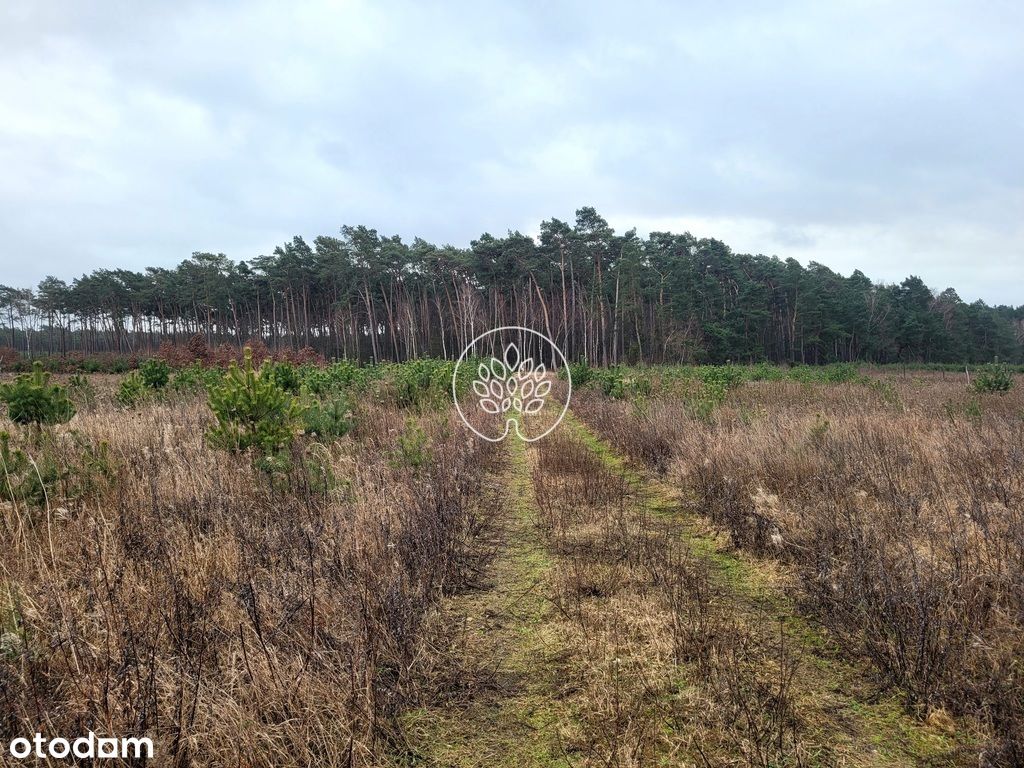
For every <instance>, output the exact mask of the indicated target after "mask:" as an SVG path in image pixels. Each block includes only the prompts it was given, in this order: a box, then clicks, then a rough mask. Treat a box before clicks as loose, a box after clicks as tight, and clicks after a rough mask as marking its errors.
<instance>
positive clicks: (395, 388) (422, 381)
mask: <svg viewBox="0 0 1024 768" xmlns="http://www.w3.org/2000/svg"><path fill="white" fill-rule="evenodd" d="M463 367H465V365H463ZM454 370H455V363H454V362H452V361H450V360H434V359H430V358H422V359H419V360H409V361H407V362H404V363H399V364H396V365H390V366H388V367H387V374H386V376H387V380H388V384H389V386H390V388H391V391H392V392H393V395H394V399H395V403H396V404H397V405H398V407H400V408H423V407H425V406H438V405H441V404H443V403H450V402H451V386H452V374H453V373H454Z"/></svg>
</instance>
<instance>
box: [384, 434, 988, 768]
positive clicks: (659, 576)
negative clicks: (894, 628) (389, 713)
mask: <svg viewBox="0 0 1024 768" xmlns="http://www.w3.org/2000/svg"><path fill="white" fill-rule="evenodd" d="M504 448H505V451H506V455H505V458H504V463H503V466H502V468H501V469H500V471H498V472H496V473H495V475H494V477H493V481H494V482H493V487H492V488H491V490H490V494H489V498H488V499H487V502H486V510H485V512H486V513H487V514H488V515H489V519H490V520H491V526H490V527H489V528H488V529H487V534H486V536H485V537H484V539H485V541H484V542H482V543H483V544H484V545H485V546H490V547H492V548H493V551H494V556H493V558H492V559H491V561H490V564H489V567H488V568H487V569H486V571H485V573H484V574H483V577H482V578H481V580H480V583H479V584H478V585H476V588H474V589H472V590H468V591H466V592H464V593H463V594H459V595H456V596H454V597H452V598H450V599H448V600H446V601H445V603H444V604H443V605H442V607H441V610H440V611H439V613H438V615H437V616H436V621H435V622H434V632H433V633H432V634H433V635H434V636H435V637H436V639H435V641H434V642H435V648H434V649H433V651H434V653H433V655H434V656H436V657H437V658H438V659H441V660H442V663H441V664H440V665H439V666H437V668H435V669H434V670H433V672H432V674H431V677H430V681H429V685H428V687H427V688H426V689H425V690H424V696H423V701H424V702H425V706H423V707H422V708H420V709H417V710H414V711H412V712H409V713H407V715H406V716H404V718H403V720H402V730H403V732H404V735H405V740H406V748H405V749H404V750H403V756H402V758H401V759H400V760H397V761H396V764H401V765H408V766H438V767H439V768H440V767H442V766H443V767H445V768H448V767H453V768H454V767H456V766H498V767H499V768H500V767H502V766H509V767H512V766H515V767H516V768H533V767H534V766H570V765H572V766H591V765H605V766H623V767H626V766H637V767H638V768H639V767H640V766H659V765H664V766H676V765H680V766H689V765H692V766H705V767H707V766H718V765H757V766H775V765H778V766H782V765H808V766H908V767H909V766H921V765H925V766H935V767H937V766H958V765H964V764H965V762H966V760H965V757H964V756H965V755H967V754H969V750H964V751H958V747H959V746H960V745H962V743H964V742H967V741H969V740H968V739H967V738H966V737H965V736H964V735H963V734H956V735H951V733H950V732H949V731H948V730H947V729H944V728H943V727H932V726H929V725H927V724H922V723H920V722H918V721H916V720H914V719H913V718H911V717H908V716H907V715H906V714H905V713H904V712H903V710H902V708H901V707H900V703H899V701H898V699H897V698H896V696H895V694H889V695H883V694H881V693H880V692H879V691H878V689H877V687H875V686H873V685H872V684H871V682H870V680H869V679H868V678H867V676H866V675H865V674H864V672H863V670H862V669H860V668H858V667H855V666H854V665H851V664H850V663H848V662H846V661H844V660H843V659H842V657H841V656H840V655H839V654H838V652H837V651H836V650H835V649H834V648H832V647H831V646H830V644H829V643H828V642H827V641H826V640H825V639H824V638H823V637H822V636H821V635H820V634H819V633H818V632H817V631H816V630H814V629H813V628H812V627H811V626H810V625H809V624H808V623H807V622H806V621H804V620H803V619H801V618H800V617H799V616H798V615H797V614H796V612H795V611H794V610H793V607H792V605H791V603H790V601H789V600H788V599H787V597H786V596H785V592H784V589H783V574H782V573H781V571H780V570H779V569H774V570H773V566H772V564H770V563H761V562H757V561H754V560H753V559H748V558H744V557H743V556H741V555H736V554H733V553H731V552H729V551H727V549H726V547H725V546H724V542H723V540H722V539H721V538H720V537H718V536H716V535H715V534H714V532H713V531H711V530H710V529H708V528H707V526H706V525H705V524H704V523H703V522H702V521H701V520H700V519H699V518H697V517H695V516H693V515H691V514H689V513H688V512H687V511H686V510H685V505H684V504H683V503H682V500H681V499H680V498H679V497H678V495H677V494H675V493H674V491H673V489H672V488H670V487H668V486H667V485H666V484H664V483H662V482H660V481H658V480H657V479H656V478H653V477H651V476H649V475H646V474H645V473H643V472H640V471H637V470H635V469H633V468H631V467H629V466H627V465H626V463H625V462H624V461H623V459H622V458H621V457H620V456H618V455H617V454H615V452H614V451H612V450H611V448H610V447H609V446H608V445H607V444H606V443H604V442H602V441H601V440H599V439H597V438H596V437H595V436H594V435H593V433H591V432H590V431H589V430H588V429H587V428H586V426H584V425H583V424H582V423H581V422H580V421H579V420H578V419H576V418H574V417H571V416H570V418H569V419H567V420H566V422H565V423H564V424H563V425H562V427H561V429H560V430H558V432H557V433H553V434H552V435H551V436H550V437H548V438H545V440H544V441H541V443H538V444H536V445H535V446H531V447H529V448H527V447H526V446H524V445H523V444H522V443H521V442H519V441H516V440H509V441H506V443H505V446H504ZM943 725H944V724H943ZM958 742H959V744H958ZM958 754H959V757H958Z"/></svg>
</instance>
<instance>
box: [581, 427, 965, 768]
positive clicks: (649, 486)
mask: <svg viewBox="0 0 1024 768" xmlns="http://www.w3.org/2000/svg"><path fill="white" fill-rule="evenodd" d="M568 428H569V429H570V430H571V431H572V432H573V433H574V434H575V436H576V437H577V438H578V439H579V440H581V441H582V442H583V443H585V444H586V445H587V446H588V448H589V449H590V450H591V451H593V452H594V454H595V455H597V456H600V457H601V459H602V461H603V462H604V463H605V464H606V465H607V466H609V467H610V468H612V469H613V470H614V471H615V472H617V473H619V474H621V475H622V476H623V477H624V478H625V479H626V480H627V481H628V482H629V483H630V484H631V485H632V486H633V487H634V488H635V489H636V492H637V498H636V503H637V504H638V505H639V506H640V507H642V508H644V509H646V510H647V511H649V512H650V513H651V514H652V515H655V516H658V517H663V518H668V519H671V520H672V521H674V523H675V524H677V525H678V526H679V531H680V535H681V536H682V537H683V538H684V539H685V541H686V545H687V547H688V548H689V549H690V550H691V551H692V552H694V553H695V554H697V555H698V556H700V557H702V558H704V559H705V560H706V561H707V562H708V563H709V564H710V566H711V571H712V578H713V579H714V580H715V581H717V582H718V583H719V584H720V585H721V586H722V587H723V588H724V590H725V593H724V594H725V597H726V599H727V600H728V601H729V604H730V608H729V613H730V614H731V615H732V616H733V617H734V618H735V619H736V620H737V621H738V622H740V623H741V624H743V625H745V626H747V627H748V628H751V629H753V630H754V633H755V634H759V635H761V636H762V637H765V636H768V635H772V634H774V635H775V636H777V637H778V636H780V635H781V636H782V637H783V638H784V642H785V644H786V645H788V648H789V649H790V653H792V654H793V655H794V657H795V658H796V659H798V667H797V673H796V674H795V675H794V677H793V683H792V690H791V697H792V699H793V702H794V710H795V712H796V715H797V717H798V719H799V721H800V724H801V731H802V733H801V735H800V741H801V743H802V750H801V751H802V752H803V760H804V761H805V762H808V763H810V764H820V765H843V766H847V765H848V766H883V765H884V766H921V765H927V766H963V765H970V764H972V761H973V762H975V763H976V759H977V758H976V754H977V752H976V749H972V745H973V737H972V735H971V734H970V733H965V732H960V733H957V725H956V724H955V723H953V722H952V721H951V720H948V721H946V720H944V721H941V722H936V723H935V724H929V723H922V722H921V721H919V720H917V719H915V718H913V717H911V716H909V715H907V713H906V712H905V710H904V709H903V707H902V706H901V702H900V698H899V693H898V692H897V691H889V692H888V693H885V692H883V691H882V690H880V689H879V688H878V686H877V685H875V684H874V683H873V682H872V680H871V679H870V675H869V671H868V669H867V667H866V664H865V666H859V665H854V664H852V663H851V662H849V661H848V660H846V659H844V658H843V657H842V656H841V654H840V653H839V651H838V649H837V648H836V647H835V646H834V645H833V644H832V643H831V642H829V641H828V639H827V638H826V637H825V636H824V635H823V633H822V632H820V631H819V630H818V629H816V628H815V627H813V626H812V624H811V623H809V622H808V621H807V620H806V619H805V618H803V617H801V616H800V615H799V614H798V612H797V611H796V609H795V607H794V606H793V604H792V601H791V600H790V599H789V598H788V597H787V596H786V594H785V583H786V580H787V578H789V574H788V573H786V572H785V570H784V569H783V568H781V567H779V566H777V564H774V563H772V562H767V561H763V560H758V559H756V558H753V557H747V556H744V554H743V553H736V552H733V551H730V549H729V547H728V545H727V538H726V537H724V536H721V535H717V534H716V532H715V531H713V530H712V529H711V528H710V526H709V525H708V524H707V523H706V521H703V520H701V519H699V518H695V517H694V516H693V515H691V514H690V513H688V512H687V511H686V504H685V500H684V499H682V498H681V497H680V494H679V493H678V491H677V490H676V489H674V488H672V487H670V486H669V485H668V484H666V483H664V482H663V481H661V480H660V479H658V478H656V477H653V476H652V475H651V474H649V473H647V472H643V471H640V470H637V469H635V468H634V467H632V466H630V465H628V464H627V462H626V461H625V459H624V458H623V457H622V456H620V455H618V454H617V453H616V452H615V451H614V450H613V449H612V447H611V446H609V445H608V443H607V442H605V441H603V440H601V439H600V438H598V437H597V436H596V435H595V434H594V433H592V432H591V431H590V430H589V429H588V428H587V427H586V426H585V425H584V424H583V423H582V422H581V421H580V420H579V419H578V418H575V417H572V418H570V419H569V420H568Z"/></svg>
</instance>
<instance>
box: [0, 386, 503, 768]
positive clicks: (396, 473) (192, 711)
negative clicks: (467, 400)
mask: <svg viewBox="0 0 1024 768" xmlns="http://www.w3.org/2000/svg"><path fill="white" fill-rule="evenodd" d="M407 418H408V416H407V414H403V413H399V412H397V411H395V410H392V409H388V408H383V407H374V406H366V407H363V408H362V409H361V412H360V413H359V414H358V420H357V421H358V424H359V427H358V429H357V430H356V431H355V432H354V433H353V435H351V436H349V437H347V438H345V439H343V440H341V441H339V442H335V443H332V444H329V445H322V444H317V443H305V442H304V443H301V444H299V445H297V447H296V448H295V450H294V451H293V455H292V456H291V458H290V461H285V462H280V463H279V466H277V467H276V469H274V471H273V472H267V471H265V470H263V469H260V468H257V467H255V466H254V464H253V462H252V461H251V460H250V459H249V458H248V457H245V456H236V455H232V454H229V453H224V452H218V451H215V450H214V449H212V448H211V447H209V445H208V444H207V442H206V440H205V439H204V433H205V431H206V429H207V427H208V424H209V421H210V416H209V412H208V409H207V408H206V406H205V403H203V402H200V401H189V400H179V401H171V402H167V403H162V404H150V405H147V406H145V407H143V408H141V409H139V410H136V411H126V410H119V409H115V408H114V407H113V406H112V405H110V404H109V402H108V400H107V399H106V398H104V397H101V398H100V402H99V403H98V404H97V405H95V406H94V407H88V408H83V412H82V413H80V414H79V415H78V416H77V417H76V418H75V419H74V420H73V421H72V422H71V423H70V424H68V425H66V426H64V427H60V428H58V429H57V430H56V434H55V436H53V437H52V438H46V437H43V438H37V437H35V436H34V435H32V434H31V433H30V432H29V431H27V430H14V428H13V426H8V427H7V429H8V430H9V431H10V430H13V434H12V436H11V439H10V445H11V448H12V449H21V450H23V451H24V452H25V453H26V454H27V455H28V456H29V457H30V458H31V461H32V462H33V464H34V465H38V466H40V467H45V466H46V465H47V464H50V465H52V466H58V467H72V466H74V467H79V468H80V469H81V472H80V473H79V474H80V475H81V476H82V477H90V478H91V480H92V481H93V482H89V483H84V484H83V483H82V482H80V477H78V475H76V476H75V477H72V478H70V479H69V480H67V482H68V483H71V482H73V483H74V487H73V489H74V493H64V490H63V488H64V487H63V486H62V485H61V483H60V482H58V483H57V485H55V486H52V487H51V489H50V491H49V493H48V495H47V497H46V498H45V500H44V501H43V502H42V503H39V504H33V503H30V502H26V501H22V500H20V499H16V500H15V501H14V502H13V503H12V502H10V501H8V502H6V503H4V505H3V506H2V508H0V532H2V535H0V638H2V643H0V742H5V743H6V742H9V741H10V740H11V739H13V738H15V737H19V736H26V735H29V736H31V734H32V733H34V732H36V731H42V732H43V733H44V734H48V735H49V736H64V737H72V738H73V737H75V736H77V735H81V734H84V733H85V732H87V731H89V730H92V731H95V732H97V733H100V734H110V735H116V736H130V735H137V736H143V735H145V736H149V737H151V738H153V739H154V741H155V744H156V749H157V754H158V756H159V760H158V763H159V764H164V765H178V766H202V765H229V764H230V765H247V766H289V765H296V766H297V765H318V766H321V765H322V766H357V765H369V764H373V763H374V760H375V758H374V755H375V754H376V753H379V752H380V751H381V750H382V749H384V748H385V747H386V745H387V742H388V740H389V739H390V738H391V736H392V734H393V718H394V715H395V713H396V712H398V711H399V710H400V709H401V708H402V706H403V704H404V702H405V701H406V700H407V698H408V697H409V696H411V695H412V691H410V689H409V686H410V684H411V683H410V676H409V674H408V670H409V668H410V666H411V664H412V663H413V660H414V658H415V657H416V655H417V654H418V653H419V652H420V651H421V648H420V638H421V636H420V626H421V623H422V622H423V621H424V617H425V616H426V615H427V613H428V612H429V610H430V607H431V605H432V604H433V602H434V601H435V600H436V599H437V598H438V597H439V596H440V595H442V594H443V593H444V592H445V591H447V590H450V589H453V588H454V587H455V586H457V585H458V583H459V582H460V581H461V580H462V579H463V578H464V562H463V552H464V550H465V548H466V545H467V541H468V539H469V537H470V536H471V535H472V529H473V526H474V518H475V516H476V514H477V511H476V509H475V507H474V504H475V498H476V496H477V491H478V486H479V483H480V479H481V476H482V474H483V473H484V471H485V469H486V464H487V461H488V457H489V456H490V452H489V447H488V446H487V445H486V444H481V443H479V442H473V441H467V440H466V439H465V437H464V434H463V431H462V430H461V429H455V428H454V427H453V423H452V421H451V417H450V415H449V414H443V415H434V416H422V417H417V418H416V420H415V424H410V423H407ZM410 435H411V436H410ZM101 446H105V447H101ZM410 446H411V447H410ZM86 449H89V450H91V451H92V453H91V454H89V455H99V454H102V456H103V457H104V458H103V461H104V462H105V467H106V468H104V467H97V466H92V465H88V464H87V465H85V466H83V461H84V460H83V451H84V450H86ZM410 451H412V452H415V455H410ZM87 453H88V451H87ZM29 471H31V470H29ZM61 482H64V481H61ZM69 488H70V486H69Z"/></svg>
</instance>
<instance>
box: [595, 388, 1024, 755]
mask: <svg viewBox="0 0 1024 768" xmlns="http://www.w3.org/2000/svg"><path fill="white" fill-rule="evenodd" d="M575 405H576V408H577V410H578V412H580V413H581V414H582V415H583V416H584V417H585V419H586V420H587V422H588V423H590V424H591V425H592V426H594V427H595V428H596V429H597V430H598V431H599V432H600V433H601V434H602V435H603V436H604V437H606V438H608V439H609V440H611V441H612V443H613V444H615V445H616V446H617V447H618V448H620V449H621V450H623V451H624V452H625V453H627V454H628V455H629V456H631V457H632V458H633V459H634V460H636V461H638V462H640V463H643V464H646V465H647V466H650V467H652V468H655V469H658V470H661V471H663V472H664V473H665V474H666V476H667V477H668V478H669V479H670V480H671V481H672V482H674V483H676V484H678V485H679V486H680V487H682V488H684V489H685V490H686V491H687V492H688V496H689V499H690V503H691V504H692V507H693V508H694V509H695V510H696V511H698V512H700V513H701V514H703V515H706V516H707V517H709V518H710V519H711V520H713V521H714V522H715V523H717V524H718V525H720V526H721V527H722V528H724V529H725V530H727V531H728V532H729V534H730V536H731V538H732V541H733V543H734V545H735V546H737V547H743V548H746V549H748V550H750V551H753V552H756V553H758V554H760V555H763V556H767V557H773V558H778V559H779V560H782V561H784V562H786V563H789V564H790V565H791V566H792V570H793V573H794V575H795V579H794V581H795V586H794V593H795V594H796V595H797V596H798V598H799V600H800V601H801V603H802V605H803V606H804V607H805V609H806V610H807V612H808V613H809V614H810V615H811V616H813V617H815V618H816V619H817V620H818V621H820V622H821V624H822V625H823V626H824V627H825V628H827V630H828V631H829V632H830V633H831V634H832V635H833V636H834V637H836V638H838V639H840V640H841V641H842V642H843V643H844V645H845V646H846V648H847V649H848V651H849V652H850V653H851V654H852V655H856V656H860V655H863V656H866V657H868V658H869V659H870V660H871V661H872V662H873V664H874V668H875V669H876V670H877V671H878V673H879V674H880V676H881V677H882V678H883V679H884V680H885V681H887V682H888V683H891V684H893V685H897V686H899V687H900V688H901V689H902V690H903V691H904V692H905V695H906V701H907V705H908V707H909V708H910V709H911V710H912V711H915V712H918V713H919V714H920V715H921V716H922V717H924V716H928V715H929V714H932V715H933V716H934V714H935V713H937V712H938V713H941V711H942V710H943V709H944V710H948V711H951V712H953V713H954V714H959V715H966V716H969V717H972V718H977V719H978V720H980V721H981V722H983V723H985V724H986V726H987V728H988V729H989V731H990V733H991V735H992V738H991V743H990V744H989V745H988V746H987V747H985V748H984V749H983V750H982V751H981V754H980V756H979V759H980V764H982V765H993V766H995V765H998V766H1011V765H1021V764H1024V676H1022V674H1021V668H1022V664H1024V634H1022V627H1024V395H1022V390H1021V386H1020V383H1019V382H1018V387H1017V388H1016V389H1015V390H1014V391H1013V392H1011V393H1010V394H1009V395H1006V396H999V395H979V396H976V395H971V394H969V393H967V392H966V391H965V388H964V383H963V382H962V381H961V380H960V379H958V378H955V377H949V378H944V377H940V376H938V375H931V376H929V375H918V376H915V377H910V378H899V377H893V378H884V377H878V378H876V379H875V381H873V382H871V383H869V384H863V383H856V384H842V385H828V386H825V385H801V384H796V383H791V382H759V383H749V384H747V385H745V386H743V387H741V388H740V389H738V390H736V391H735V392H733V393H731V394H730V396H729V398H728V399H727V401H726V403H725V404H724V405H723V406H722V407H721V408H719V409H718V410H717V411H716V412H714V413H713V414H712V415H711V416H710V417H707V418H704V419H700V418H694V416H693V415H692V414H693V410H692V408H690V407H688V406H687V405H686V404H685V403H682V402H680V401H678V400H673V399H671V398H664V399H659V398H654V399H652V400H650V401H647V402H642V403H635V402H634V403H622V402H617V401H611V400H608V399H605V398H601V397H599V396H596V395H594V394H583V393H581V395H580V396H578V397H577V399H576V402H575Z"/></svg>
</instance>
